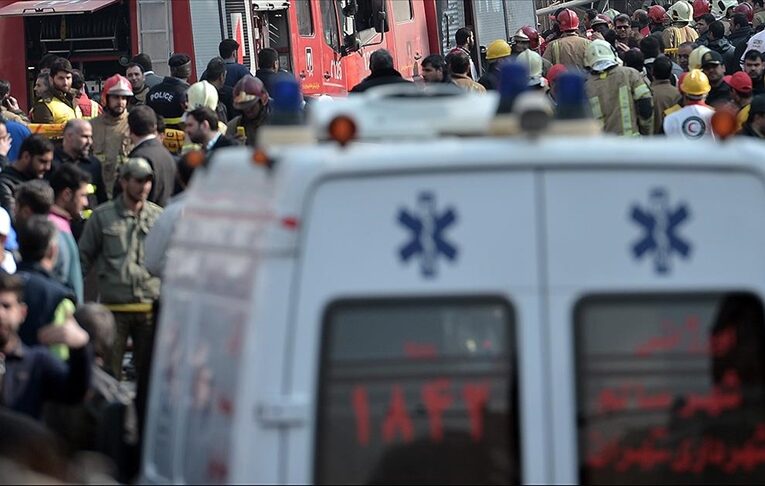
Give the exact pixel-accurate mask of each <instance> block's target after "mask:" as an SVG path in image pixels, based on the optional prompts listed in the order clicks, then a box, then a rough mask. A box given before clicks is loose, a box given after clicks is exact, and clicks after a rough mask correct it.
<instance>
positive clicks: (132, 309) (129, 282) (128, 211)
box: [80, 110, 162, 387]
mask: <svg viewBox="0 0 765 486" xmlns="http://www.w3.org/2000/svg"><path fill="white" fill-rule="evenodd" d="M134 112H135V110H134ZM153 178H154V171H153V170H152V168H151V165H149V163H148V162H147V161H146V160H145V159H140V158H131V159H128V160H127V161H126V162H125V163H124V164H123V165H122V166H121V167H120V179H119V183H120V186H121V187H122V193H121V195H120V196H119V197H115V198H114V199H113V200H111V201H109V202H107V203H106V204H103V205H101V206H99V207H98V208H96V210H95V211H94V212H93V215H92V216H91V217H90V219H88V222H87V224H86V225H85V232H84V233H83V234H82V237H81V238H80V261H81V262H82V272H83V275H87V274H88V272H89V271H90V270H91V269H93V268H94V267H95V270H96V275H97V278H98V290H99V294H100V299H101V303H103V304H104V305H106V307H107V308H108V309H109V310H110V311H112V313H114V319H115V321H116V323H117V337H116V339H115V341H114V346H113V348H112V353H111V356H110V360H109V364H108V365H109V368H110V370H111V373H112V374H113V376H114V377H115V378H117V379H118V380H119V379H121V377H122V358H123V356H124V354H125V346H126V344H127V339H128V336H131V337H132V339H133V350H134V353H135V354H134V356H135V363H136V371H137V374H138V376H139V377H145V376H148V374H147V370H148V368H149V364H150V363H149V356H150V349H149V347H150V346H151V342H152V333H153V332H154V328H153V325H152V302H153V301H154V300H156V299H157V298H158V297H159V279H157V278H154V277H151V275H149V272H147V271H146V268H145V267H144V253H145V252H144V239H145V238H146V234H147V233H148V232H149V230H151V227H152V226H153V225H154V222H155V221H156V220H157V218H158V217H159V215H160V214H161V213H162V208H160V207H159V206H157V205H156V204H154V203H152V202H150V201H148V197H149V193H150V192H151V187H152V179H153ZM143 385H144V384H143V383H140V384H139V387H140V386H143Z"/></svg>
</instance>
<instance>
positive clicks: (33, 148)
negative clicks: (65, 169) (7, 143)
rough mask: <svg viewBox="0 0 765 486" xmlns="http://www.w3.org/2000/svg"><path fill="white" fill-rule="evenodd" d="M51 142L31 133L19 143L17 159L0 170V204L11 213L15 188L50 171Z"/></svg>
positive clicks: (51, 158) (40, 177) (12, 211)
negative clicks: (19, 148)
mask: <svg viewBox="0 0 765 486" xmlns="http://www.w3.org/2000/svg"><path fill="white" fill-rule="evenodd" d="M52 161H53V144H52V143H51V142H50V140H48V139H47V138H45V137H43V136H42V135H31V136H29V137H27V138H26V139H25V140H24V142H23V143H22V144H21V150H20V151H19V159H18V160H17V161H16V162H14V163H13V164H12V165H10V166H8V167H6V168H5V169H3V171H2V172H0V206H2V207H3V208H5V210H6V211H8V214H10V215H13V213H14V206H15V201H14V198H15V196H16V189H17V188H18V187H19V184H21V183H22V182H26V181H31V180H32V179H42V178H43V177H44V176H45V174H46V173H47V172H48V171H50V168H51V163H52Z"/></svg>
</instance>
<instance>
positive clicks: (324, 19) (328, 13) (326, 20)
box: [320, 2, 340, 51]
mask: <svg viewBox="0 0 765 486" xmlns="http://www.w3.org/2000/svg"><path fill="white" fill-rule="evenodd" d="M320 5H321V23H322V24H323V25H324V41H325V42H326V43H327V45H328V46H329V47H331V48H332V49H333V50H335V51H337V50H338V49H340V28H339V26H338V25H337V15H336V14H335V2H321V3H320Z"/></svg>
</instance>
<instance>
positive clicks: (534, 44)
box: [521, 25, 539, 50]
mask: <svg viewBox="0 0 765 486" xmlns="http://www.w3.org/2000/svg"><path fill="white" fill-rule="evenodd" d="M521 31H522V32H523V33H524V34H526V37H528V38H529V47H531V48H532V49H534V50H537V49H538V48H539V32H537V29H535V28H534V27H531V26H530V25H524V26H523V27H521Z"/></svg>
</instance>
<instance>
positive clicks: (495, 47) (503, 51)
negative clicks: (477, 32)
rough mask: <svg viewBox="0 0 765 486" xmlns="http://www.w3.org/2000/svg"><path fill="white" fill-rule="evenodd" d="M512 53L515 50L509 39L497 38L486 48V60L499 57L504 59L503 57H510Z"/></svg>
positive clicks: (493, 59)
mask: <svg viewBox="0 0 765 486" xmlns="http://www.w3.org/2000/svg"><path fill="white" fill-rule="evenodd" d="M512 53H513V50H512V49H511V48H510V44H508V43H507V41H505V40H502V39H497V40H495V41H492V42H491V44H489V46H488V47H487V48H486V60H487V61H495V60H497V59H502V58H503V57H508V56H510V55H511V54H512Z"/></svg>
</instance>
